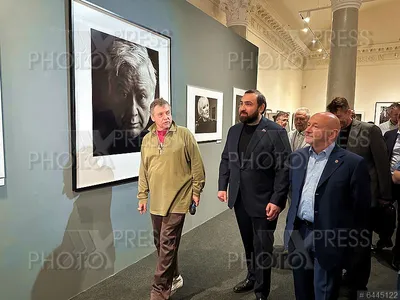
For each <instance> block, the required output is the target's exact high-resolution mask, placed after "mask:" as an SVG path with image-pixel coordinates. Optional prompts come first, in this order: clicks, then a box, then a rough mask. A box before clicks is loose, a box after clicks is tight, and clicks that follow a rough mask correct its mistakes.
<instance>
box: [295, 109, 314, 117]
mask: <svg viewBox="0 0 400 300" xmlns="http://www.w3.org/2000/svg"><path fill="white" fill-rule="evenodd" d="M299 112H305V113H306V115H307V118H310V117H311V112H310V110H309V109H308V108H307V107H299V108H298V109H296V111H295V112H294V114H297V113H299Z"/></svg>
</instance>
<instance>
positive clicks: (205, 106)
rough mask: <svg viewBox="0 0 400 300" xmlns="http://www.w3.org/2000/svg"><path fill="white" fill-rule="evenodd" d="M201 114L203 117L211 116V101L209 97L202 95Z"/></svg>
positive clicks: (200, 102)
mask: <svg viewBox="0 0 400 300" xmlns="http://www.w3.org/2000/svg"><path fill="white" fill-rule="evenodd" d="M198 105H199V115H200V117H202V118H203V119H209V118H210V103H209V101H208V99H207V98H205V97H201V98H200V99H199V104H198Z"/></svg>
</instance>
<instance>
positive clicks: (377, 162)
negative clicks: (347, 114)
mask: <svg viewBox="0 0 400 300" xmlns="http://www.w3.org/2000/svg"><path fill="white" fill-rule="evenodd" d="M386 149H387V147H386V144H385V140H384V138H383V136H382V131H381V130H380V128H379V127H378V126H376V125H373V124H369V123H366V122H360V121H358V120H353V123H352V125H351V129H350V133H349V139H348V142H347V149H346V150H348V151H350V152H353V153H355V154H358V155H360V156H362V157H363V158H364V159H365V160H366V162H367V164H368V172H369V175H370V177H371V194H372V202H371V205H372V206H376V205H377V204H378V199H383V200H391V199H392V186H391V185H392V178H391V175H390V165H389V157H388V155H387V151H386Z"/></svg>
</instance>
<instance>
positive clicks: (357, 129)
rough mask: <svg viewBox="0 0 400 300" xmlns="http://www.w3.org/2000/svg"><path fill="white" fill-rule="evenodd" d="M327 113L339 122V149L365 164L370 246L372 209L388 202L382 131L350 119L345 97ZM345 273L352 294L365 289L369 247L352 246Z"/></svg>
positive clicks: (373, 216)
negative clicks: (369, 199)
mask: <svg viewBox="0 0 400 300" xmlns="http://www.w3.org/2000/svg"><path fill="white" fill-rule="evenodd" d="M327 110H328V111H329V112H331V113H333V114H335V115H336V116H337V117H338V118H339V120H340V125H341V130H340V134H339V138H338V140H337V143H338V144H339V146H340V147H341V148H343V149H347V150H348V151H350V152H353V153H355V154H358V155H360V156H362V157H363V158H364V159H365V161H366V162H367V164H368V171H369V175H370V178H371V186H370V188H371V195H372V199H371V211H370V213H371V218H370V221H371V222H370V224H369V230H370V233H369V240H370V243H372V231H373V228H374V223H376V222H380V220H377V219H376V214H375V211H376V208H377V207H378V206H379V205H384V204H385V203H388V202H390V201H392V192H391V190H392V186H391V183H392V180H391V177H390V169H389V157H388V155H387V151H386V148H387V147H386V144H385V141H384V139H383V136H382V132H381V130H380V129H379V127H378V126H376V125H373V124H369V123H366V122H362V121H358V120H356V119H352V117H351V115H352V111H351V109H350V106H349V103H348V102H347V100H346V98H343V97H336V98H334V99H333V100H332V101H331V103H330V104H329V105H328V106H327ZM387 243H389V241H381V243H380V246H381V247H385V246H387ZM346 270H347V272H346V276H344V283H345V284H348V285H349V287H350V290H351V293H352V294H353V295H354V293H356V292H357V291H359V290H367V284H368V280H369V276H370V273H371V245H369V246H368V247H365V246H361V245H360V246H359V247H356V248H355V249H354V253H353V257H352V258H351V259H350V260H349V266H348V267H347V268H346Z"/></svg>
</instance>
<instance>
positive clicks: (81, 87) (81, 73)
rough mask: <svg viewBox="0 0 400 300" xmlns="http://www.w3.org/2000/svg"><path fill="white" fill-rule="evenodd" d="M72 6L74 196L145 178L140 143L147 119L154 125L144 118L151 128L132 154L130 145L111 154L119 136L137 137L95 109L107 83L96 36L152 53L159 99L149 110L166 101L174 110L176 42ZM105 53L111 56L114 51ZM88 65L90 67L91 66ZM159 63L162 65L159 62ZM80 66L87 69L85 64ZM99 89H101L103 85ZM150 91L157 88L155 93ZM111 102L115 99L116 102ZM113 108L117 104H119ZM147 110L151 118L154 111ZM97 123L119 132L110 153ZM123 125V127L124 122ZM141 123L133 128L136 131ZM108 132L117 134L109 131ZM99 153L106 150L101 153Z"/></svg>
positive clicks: (74, 1)
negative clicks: (99, 68) (99, 63)
mask: <svg viewBox="0 0 400 300" xmlns="http://www.w3.org/2000/svg"><path fill="white" fill-rule="evenodd" d="M66 1H67V2H66V3H67V14H68V22H67V24H68V32H69V35H68V52H69V62H68V64H69V93H70V122H71V124H70V128H71V136H70V139H71V143H70V147H71V148H70V152H71V161H72V188H73V191H75V192H81V191H86V190H92V189H96V188H101V187H105V186H110V185H119V184H124V183H129V182H135V181H137V180H138V176H139V167H140V160H141V155H140V145H141V143H140V142H141V140H142V138H143V136H144V135H145V133H146V132H147V128H148V126H149V125H150V123H151V122H147V121H146V122H145V121H143V120H149V121H150V117H149V118H148V119H147V117H146V118H143V119H142V123H143V124H145V123H146V126H145V127H144V129H143V130H142V131H141V133H140V134H139V135H137V136H135V137H134V138H133V137H132V140H135V143H132V142H131V141H128V142H125V140H124V143H125V145H127V147H128V148H129V147H130V150H127V149H126V148H125V147H124V145H122V147H114V148H115V149H112V150H110V148H112V147H113V146H114V145H115V144H117V142H116V136H117V133H122V134H126V135H129V134H132V135H133V133H129V132H130V130H131V131H132V132H133V129H125V128H122V129H119V128H118V126H119V124H117V123H118V122H117V117H115V115H114V114H110V113H109V112H110V111H111V110H108V111H107V114H106V113H104V114H102V113H103V112H104V111H101V113H98V110H97V107H95V105H97V102H96V101H94V100H93V99H95V94H96V92H95V88H94V86H96V83H97V82H96V81H95V79H96V78H101V76H97V77H96V76H95V75H94V74H95V72H96V71H97V70H95V65H94V64H93V62H94V61H95V60H94V54H93V53H94V51H93V49H95V51H96V53H97V54H98V51H97V50H98V48H97V45H96V48H94V46H93V44H94V43H96V40H95V41H93V39H94V34H97V36H96V37H99V36H100V35H101V36H102V37H104V40H103V42H104V41H106V40H107V41H109V39H111V41H121V40H122V41H123V42H124V41H125V42H126V41H127V42H129V43H131V44H132V43H133V44H135V45H136V46H137V45H138V47H137V48H146V50H147V51H146V52H147V53H148V56H149V61H151V63H149V64H148V65H147V66H148V67H149V66H150V64H151V66H152V67H154V70H155V71H154V73H155V74H156V87H155V89H154V97H149V101H148V103H147V102H146V103H147V104H148V105H149V104H150V102H151V101H152V100H153V99H154V98H157V97H162V98H164V99H165V100H167V101H168V102H169V103H170V104H171V106H172V101H171V96H172V85H171V42H172V41H171V37H170V36H168V35H167V34H164V33H161V32H158V31H156V30H153V29H150V28H148V27H145V26H142V25H140V24H137V23H135V22H133V21H131V20H128V19H126V18H123V17H121V16H119V15H117V14H115V13H113V12H110V11H108V10H106V9H104V8H102V7H99V6H97V5H95V4H92V3H90V2H88V1H84V0H66ZM88 12H90V13H88ZM96 37H95V38H96ZM88 49H90V51H88ZM107 49H108V48H107ZM155 52H157V54H156V55H153V56H152V55H151V53H155ZM100 53H101V51H100ZM105 53H108V54H109V52H105ZM154 57H156V58H154ZM88 61H89V63H88V64H87V65H85V63H87V62H88ZM155 61H156V62H157V65H156V64H155V63H154V62H155ZM80 63H81V64H82V65H79V64H80ZM96 66H97V65H96ZM86 67H87V68H86ZM140 67H142V66H140ZM149 68H150V67H149ZM157 68H158V69H157ZM99 72H100V71H99ZM96 80H97V79H96ZM99 82H100V81H99ZM97 86H99V87H100V85H99V84H97ZM101 86H103V85H101ZM149 90H153V89H152V88H149ZM157 91H158V93H157ZM99 94H100V93H99ZM101 94H103V93H101ZM111 98H112V99H114V98H115V97H110V99H111ZM142 99H143V97H142ZM150 100H151V101H150ZM110 101H111V100H110ZM99 102H104V100H103V99H102V101H99ZM147 104H146V105H147ZM113 105H115V104H114V103H113ZM90 108H91V109H90ZM143 111H145V112H146V113H148V115H149V116H150V111H149V109H146V110H143ZM99 116H100V117H99ZM106 116H107V117H106ZM109 116H112V117H113V118H115V124H116V125H115V124H114V123H113V122H109V121H108V119H107V118H108V117H109ZM121 119H122V117H121ZM97 120H99V122H100V123H104V124H107V126H110V125H109V124H111V123H112V124H114V126H115V128H117V130H115V129H114V127H113V130H112V131H111V132H113V138H112V139H111V140H112V145H113V146H109V145H107V146H105V148H104V149H106V151H104V149H103V148H101V147H98V146H99V145H102V144H101V143H97V141H98V139H97V138H98V136H101V142H103V141H106V144H107V143H108V142H109V141H110V139H108V138H109V136H110V135H106V137H105V138H104V137H103V136H102V135H101V134H99V129H98V128H103V127H104V126H98V123H99V122H98V121H97ZM119 121H120V123H122V124H123V122H122V121H121V120H119ZM130 122H133V121H130ZM89 123H90V124H91V125H89ZM135 124H136V123H135ZM135 124H134V125H133V126H136V125H135ZM97 126H98V128H97ZM121 126H122V125H121ZM110 128H111V126H110ZM107 130H111V129H109V128H107ZM107 139H108V140H107ZM132 144H134V146H132ZM99 148H101V149H100V150H99Z"/></svg>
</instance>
